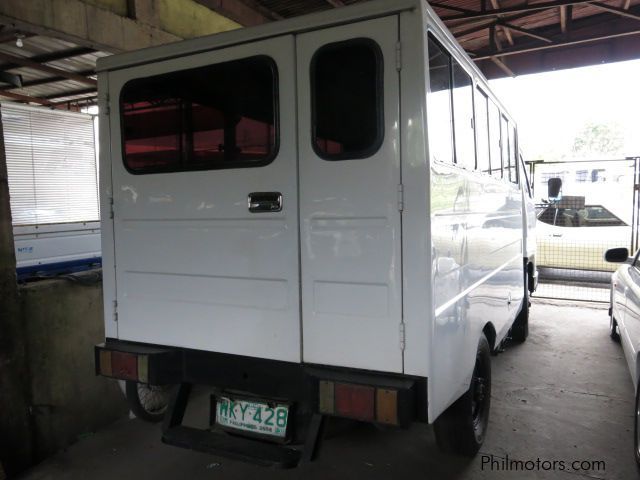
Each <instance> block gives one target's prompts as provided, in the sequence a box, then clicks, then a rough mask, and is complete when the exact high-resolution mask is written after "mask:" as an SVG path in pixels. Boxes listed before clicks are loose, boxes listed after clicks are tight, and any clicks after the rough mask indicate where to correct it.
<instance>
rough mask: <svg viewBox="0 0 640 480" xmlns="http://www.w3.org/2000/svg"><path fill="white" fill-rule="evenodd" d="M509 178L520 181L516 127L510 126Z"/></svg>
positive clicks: (514, 181)
mask: <svg viewBox="0 0 640 480" xmlns="http://www.w3.org/2000/svg"><path fill="white" fill-rule="evenodd" d="M509 180H510V181H511V182H513V183H518V146H517V145H516V127H515V126H514V125H510V128H509Z"/></svg>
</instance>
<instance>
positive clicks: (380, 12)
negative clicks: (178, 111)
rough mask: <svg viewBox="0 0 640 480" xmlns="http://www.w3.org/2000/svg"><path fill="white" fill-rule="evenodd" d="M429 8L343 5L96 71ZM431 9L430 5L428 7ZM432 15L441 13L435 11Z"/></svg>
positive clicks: (377, 0)
mask: <svg viewBox="0 0 640 480" xmlns="http://www.w3.org/2000/svg"><path fill="white" fill-rule="evenodd" d="M421 6H424V7H426V6H427V3H426V2H424V0H372V1H370V2H363V3H358V4H355V5H350V6H346V7H342V8H337V9H333V10H328V11H324V12H319V13H312V14H309V15H302V16H299V17H295V18H291V19H286V20H280V21H275V22H271V23H267V24H263V25H258V26H255V27H245V28H239V29H237V30H230V31H227V32H222V33H216V34H213V35H207V36H204V37H198V38H193V39H190V40H184V41H181V42H175V43H169V44H165V45H159V46H156V47H150V48H144V49H141V50H135V51H131V52H126V53H121V54H118V55H111V56H108V57H104V58H100V59H98V62H97V64H96V71H98V72H102V71H107V70H118V69H122V68H126V67H130V66H134V65H141V64H145V63H151V62H154V61H158V60H166V59H169V58H176V57H181V56H184V55H191V54H194V53H198V52H204V51H207V50H212V49H214V48H221V47H226V46H231V45H235V44H239V43H246V42H250V41H255V40H262V39H265V38H269V37H275V36H278V35H284V34H288V33H290V34H291V33H300V32H305V31H311V30H317V29H319V28H324V27H328V26H332V25H339V24H345V23H351V22H354V21H357V20H364V19H369V18H376V17H381V16H385V15H389V14H393V13H397V12H402V11H406V10H412V9H414V8H420V7H421ZM428 8H429V10H431V8H430V7H428ZM431 13H432V16H433V17H434V18H437V15H436V14H435V13H434V12H433V11H431Z"/></svg>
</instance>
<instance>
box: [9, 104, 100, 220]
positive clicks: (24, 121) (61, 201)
mask: <svg viewBox="0 0 640 480" xmlns="http://www.w3.org/2000/svg"><path fill="white" fill-rule="evenodd" d="M0 111H1V112H2V124H3V128H4V142H5V151H6V156H7V170H8V174H9V192H10V195H11V214H12V217H13V224H14V225H42V224H50V223H68V222H86V221H95V220H98V219H99V207H98V205H99V202H98V182H97V165H96V152H95V138H94V131H93V119H92V117H91V116H90V115H86V114H82V113H72V112H62V111H56V110H47V109H44V108H35V107H25V106H21V105H16V104H10V103H3V104H2V106H1V108H0Z"/></svg>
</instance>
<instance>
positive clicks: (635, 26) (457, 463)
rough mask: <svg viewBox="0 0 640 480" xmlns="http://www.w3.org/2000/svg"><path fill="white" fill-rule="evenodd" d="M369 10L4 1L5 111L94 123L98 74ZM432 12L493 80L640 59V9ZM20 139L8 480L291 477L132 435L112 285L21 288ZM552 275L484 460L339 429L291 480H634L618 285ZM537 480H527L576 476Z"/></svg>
mask: <svg viewBox="0 0 640 480" xmlns="http://www.w3.org/2000/svg"><path fill="white" fill-rule="evenodd" d="M353 3H359V0H55V1H52V2H50V1H46V0H29V1H24V0H4V1H2V2H0V62H1V63H0V99H1V100H2V102H3V103H2V104H0V111H1V110H2V109H4V108H5V106H4V105H5V104H8V105H9V106H8V107H6V108H7V110H8V109H9V108H11V106H12V105H16V104H20V105H29V106H30V107H32V108H35V107H37V108H39V109H43V110H46V111H48V112H50V111H60V112H76V113H79V112H85V113H87V112H88V114H91V115H95V113H96V108H97V107H96V105H97V101H98V96H99V95H101V94H102V92H99V91H98V88H97V75H96V72H95V68H96V60H97V59H98V58H100V57H105V56H108V55H112V54H117V53H121V52H125V51H133V50H138V49H142V48H145V47H150V46H156V45H162V44H168V43H172V42H176V41H180V40H182V39H189V38H195V37H200V36H204V35H209V34H214V33H218V32H223V31H227V30H232V29H237V28H242V27H250V26H255V25H260V24H264V23H268V22H273V21H278V20H282V19H287V18H291V17H296V16H300V15H304V14H308V13H313V12H318V11H322V10H328V9H334V8H342V7H344V6H348V5H351V4H353ZM430 5H431V6H432V7H433V8H434V10H435V11H436V13H437V14H438V15H439V17H440V18H441V20H442V21H443V22H444V24H445V25H446V26H447V27H448V28H449V29H450V31H451V32H452V33H453V35H454V36H455V37H456V39H457V40H458V42H459V43H460V45H461V46H462V47H463V48H464V49H465V50H466V52H467V53H468V55H469V56H470V58H472V59H473V60H474V61H475V63H476V64H477V65H478V67H479V68H480V69H481V70H482V71H483V73H484V74H485V76H486V77H487V78H488V79H498V78H502V77H514V76H519V75H527V74H533V73H542V72H548V71H555V70H561V69H567V68H577V67H584V66H588V65H597V64H601V63H611V62H619V61H626V60H634V59H637V58H640V55H639V54H638V52H640V23H639V22H640V0H604V1H571V0H553V1H551V0H550V1H533V2H529V1H521V0H488V1H487V0H451V1H449V0H442V1H439V2H431V3H430ZM3 123H4V122H3ZM5 138H8V137H7V135H4V134H3V131H2V124H0V259H1V261H0V292H2V293H1V295H0V432H2V433H1V434H0V479H2V478H3V476H5V475H6V477H7V478H14V477H18V476H21V477H20V478H27V479H34V480H36V479H40V478H73V479H75V478H78V479H80V478H86V477H87V476H89V475H90V476H91V477H93V478H112V477H115V476H119V477H121V478H140V477H142V478H151V477H152V476H153V477H159V478H174V477H178V476H180V477H191V478H209V477H211V476H214V475H216V476H218V477H223V478H245V477H249V476H251V477H254V476H258V475H259V476H262V477H264V478H271V477H273V478H276V477H277V478H279V477H280V476H281V475H282V472H278V471H272V470H265V469H259V468H258V467H252V466H247V465H244V464H241V463H238V462H233V461H226V460H224V461H221V460H219V459H216V458H213V457H211V456H207V455H204V454H198V453H194V452H190V451H186V450H179V449H172V448H170V447H167V446H165V445H162V444H161V443H160V441H159V426H158V425H151V424H146V423H143V422H141V421H139V420H136V419H130V418H129V415H128V407H127V404H126V402H125V400H124V398H123V395H122V392H121V390H120V388H119V387H118V385H117V383H116V382H114V381H111V380H108V379H105V378H103V377H97V376H95V368H94V357H93V345H95V344H97V343H99V342H101V341H102V340H103V339H104V325H103V307H102V289H101V283H100V280H99V277H96V276H95V275H93V274H91V273H85V274H79V275H78V276H73V277H71V278H70V277H69V276H66V277H65V278H48V279H39V280H38V281H30V282H18V281H17V278H16V265H17V264H16V256H15V243H14V233H15V230H14V226H15V221H14V220H12V204H11V199H10V194H9V193H10V192H9V190H10V188H11V185H10V182H11V180H10V175H9V169H8V166H7V155H5V150H6V149H5V144H4V139H5ZM639 153H640V152H639ZM530 160H531V162H529V166H530V168H531V170H530V173H531V174H532V178H533V181H534V185H536V184H537V185H538V186H539V189H540V195H544V193H546V192H544V190H546V188H547V187H546V183H545V182H548V179H549V178H553V177H555V176H557V175H559V174H560V173H562V172H563V171H570V172H574V171H575V168H574V169H573V170H572V169H571V168H570V167H568V166H567V164H566V162H565V163H563V164H562V165H559V166H557V167H558V168H556V166H553V165H551V164H547V165H544V164H543V160H544V159H530ZM33 161H34V162H36V163H37V162H38V158H37V157H35V158H34V160H33ZM616 162H618V164H617V165H618V166H622V167H624V168H625V169H626V170H625V172H627V171H628V172H630V174H629V175H627V176H625V180H624V181H625V182H628V187H627V186H625V188H628V192H629V197H630V200H629V202H628V213H629V217H630V221H628V222H627V223H628V226H630V229H629V243H628V245H629V246H630V249H632V250H635V249H637V247H638V231H639V230H640V226H639V224H640V221H639V220H638V214H639V212H640V208H639V206H640V201H639V200H638V185H639V184H640V181H639V180H638V176H639V174H638V172H640V160H639V159H638V158H628V159H624V158H623V159H619V160H616ZM601 164H603V163H602V162H599V161H598V162H594V166H593V167H592V169H598V168H601ZM612 165H613V164H612ZM611 168H613V167H611ZM616 168H617V167H616ZM559 172H560V173H559ZM572 174H573V173H572ZM545 175H546V176H545ZM589 175H591V173H589ZM625 185H626V184H625ZM569 193H570V192H567V194H569ZM536 194H537V191H536ZM583 200H584V199H583ZM87 220H93V221H95V220H97V218H91V219H87ZM550 268H553V265H551V266H550ZM594 270H598V269H597V268H595V269H594ZM553 273H554V272H551V273H550V277H548V278H550V280H549V281H548V282H547V283H544V278H542V279H541V282H543V283H542V284H541V287H542V289H541V291H539V292H538V294H537V295H536V296H534V298H533V299H532V303H533V306H532V313H531V319H530V325H531V327H530V329H531V334H530V338H529V340H528V342H527V343H525V344H523V345H518V346H512V347H509V348H507V349H506V351H505V352H504V353H503V354H501V355H499V356H497V357H494V358H495V363H494V365H495V371H494V379H495V387H494V392H493V394H492V402H493V406H492V417H491V427H490V433H489V436H488V438H487V442H486V443H485V445H484V447H483V450H482V451H481V454H482V455H480V456H478V457H476V458H475V459H474V460H473V461H469V462H467V461H461V460H460V459H458V458H456V457H443V456H442V454H440V453H438V451H437V449H436V447H435V441H434V439H433V433H432V431H431V429H430V428H428V427H426V426H424V425H420V426H413V427H412V428H411V430H410V432H409V433H408V435H407V434H406V432H402V431H394V430H386V431H379V430H378V429H376V428H374V427H371V426H366V425H352V424H349V425H346V426H344V425H341V424H339V425H335V426H334V425H332V426H331V428H330V430H331V429H335V430H336V431H335V432H333V431H331V432H330V433H329V435H330V436H331V437H332V438H331V441H327V442H326V446H325V447H324V448H325V449H324V450H323V453H322V454H321V456H320V458H319V459H318V460H317V461H316V462H315V463H313V464H310V465H304V466H303V467H301V468H299V469H297V470H295V471H293V472H289V473H288V474H290V475H295V476H300V477H302V476H304V477H311V478H326V477H336V478H342V477H347V476H353V475H360V476H364V477H367V478H383V477H385V478H386V477H388V475H389V474H391V473H395V474H401V475H406V476H408V475H426V474H427V473H430V474H431V475H432V476H433V478H444V477H447V478H494V477H495V478H515V476H514V473H513V472H508V471H495V470H494V471H490V470H487V469H484V468H483V465H482V462H483V461H485V460H486V457H487V456H493V457H495V459H496V460H499V459H504V458H507V457H514V458H515V457H520V458H536V457H539V458H551V459H553V458H567V459H568V458H571V459H574V458H575V459H580V460H602V461H604V462H606V471H600V472H598V471H591V472H590V473H589V474H588V475H587V474H585V475H584V478H621V479H623V478H632V477H633V476H634V475H636V473H635V465H634V464H633V457H632V449H631V445H632V439H633V398H634V392H633V385H632V383H631V382H630V381H629V380H630V379H629V374H628V372H627V368H626V365H625V359H624V355H623V353H622V350H621V349H620V346H619V345H618V344H616V343H614V342H611V341H610V340H609V338H608V333H607V332H608V315H607V307H608V302H609V298H608V295H609V294H608V290H607V282H608V281H609V278H610V273H611V272H610V271H606V272H604V273H603V272H601V271H599V270H598V271H596V272H593V275H591V277H589V278H587V279H586V280H585V279H584V278H580V279H576V278H575V277H574V276H572V275H573V274H572V273H571V274H567V273H566V272H565V273H564V276H563V274H561V275H559V276H557V275H556V276H554V275H553ZM556 273H557V272H556ZM567 275H568V276H567ZM567 285H568V287H567ZM558 299H560V300H558ZM203 399H204V397H203ZM205 400H206V399H205ZM203 401H204V400H203ZM202 408H206V405H203V406H202ZM483 459H485V460H483ZM531 475H532V476H531V477H526V474H525V475H522V473H520V474H519V476H518V478H572V477H571V475H573V476H575V475H576V474H575V473H568V472H562V473H559V472H557V471H556V472H548V473H539V472H538V474H537V475H536V474H531Z"/></svg>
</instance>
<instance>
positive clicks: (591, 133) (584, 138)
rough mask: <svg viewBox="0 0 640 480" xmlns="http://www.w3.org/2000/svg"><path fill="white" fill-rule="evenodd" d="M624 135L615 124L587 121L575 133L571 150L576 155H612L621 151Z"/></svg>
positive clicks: (583, 156)
mask: <svg viewBox="0 0 640 480" xmlns="http://www.w3.org/2000/svg"><path fill="white" fill-rule="evenodd" d="M623 145H624V137H623V135H622V132H621V131H620V126H619V125H615V124H610V125H607V124H602V123H587V124H586V125H585V126H584V128H583V129H582V130H581V131H580V133H578V135H576V138H575V139H574V141H573V147H572V149H571V150H572V152H573V154H574V156H576V157H582V158H596V157H603V156H604V157H614V156H616V155H620V154H621V153H622V147H623Z"/></svg>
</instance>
